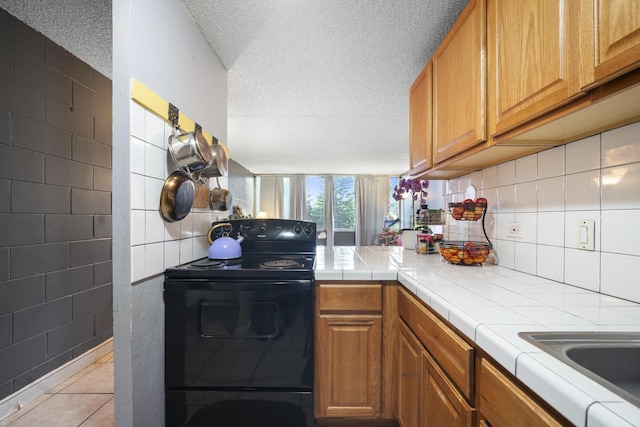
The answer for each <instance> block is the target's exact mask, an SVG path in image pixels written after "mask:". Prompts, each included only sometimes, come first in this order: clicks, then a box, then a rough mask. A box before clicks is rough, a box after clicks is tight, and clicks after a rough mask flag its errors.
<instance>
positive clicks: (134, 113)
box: [130, 101, 229, 283]
mask: <svg viewBox="0 0 640 427" xmlns="http://www.w3.org/2000/svg"><path fill="white" fill-rule="evenodd" d="M170 135H171V126H170V125H169V124H168V123H166V122H165V121H164V120H163V119H162V118H161V117H159V116H157V115H156V114H154V113H152V112H151V111H149V110H146V109H145V108H144V107H142V106H141V105H139V104H137V103H136V102H134V101H131V137H130V143H131V177H130V179H131V281H132V282H134V283H135V282H137V281H140V280H142V279H145V278H147V277H151V276H154V275H157V274H161V273H162V272H163V271H164V269H165V268H168V267H173V266H175V265H178V264H182V263H185V262H189V261H192V260H195V259H198V258H202V257H204V256H206V255H207V250H208V248H209V242H208V241H207V237H206V233H207V231H208V230H209V228H210V227H211V223H212V222H213V221H215V220H217V219H218V218H220V219H223V218H226V217H227V215H228V213H227V212H214V211H211V210H209V208H196V207H194V208H193V209H192V210H191V213H189V215H187V217H185V218H184V219H183V220H182V221H176V222H166V221H164V219H163V218H162V216H161V214H160V210H159V206H160V193H161V192H162V186H163V185H164V181H165V179H166V178H167V177H168V176H169V174H171V172H173V171H175V170H177V166H175V164H174V162H173V159H172V158H171V156H170V155H169V153H168V151H167V148H168V140H169V136H170ZM228 184H229V179H228V178H227V177H220V185H221V186H222V187H223V188H226V187H227V186H228ZM196 185H198V184H196ZM209 186H210V188H213V186H215V180H209Z"/></svg>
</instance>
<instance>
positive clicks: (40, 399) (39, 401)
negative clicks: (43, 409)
mask: <svg viewBox="0 0 640 427" xmlns="http://www.w3.org/2000/svg"><path fill="white" fill-rule="evenodd" d="M51 396H53V394H49V393H45V394H43V395H40V396H38V397H37V398H36V399H34V400H32V401H31V402H29V403H28V404H26V405H24V406H23V407H22V408H21V409H20V410H19V411H17V412H14V413H13V414H11V415H9V416H8V417H5V418H3V419H2V421H0V427H6V426H8V425H9V424H11V423H12V422H14V421H15V420H17V419H18V418H20V417H22V416H24V414H26V413H27V412H29V411H32V410H33V409H34V408H37V407H38V405H40V404H42V403H43V402H44V401H45V400H47V399H49V398H50V397H51Z"/></svg>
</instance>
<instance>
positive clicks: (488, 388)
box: [477, 358, 564, 427]
mask: <svg viewBox="0 0 640 427" xmlns="http://www.w3.org/2000/svg"><path fill="white" fill-rule="evenodd" d="M477 407H478V425H479V426H483V427H501V426H505V427H508V426H516V425H517V426H521V427H538V426H562V425H564V424H562V423H560V422H559V421H558V420H556V419H555V418H554V417H553V416H552V415H551V414H550V413H549V412H547V411H546V410H545V409H544V408H543V407H542V406H540V405H538V404H537V403H536V402H535V401H534V400H533V399H531V397H529V396H528V395H527V394H526V393H525V392H524V391H523V390H522V389H520V387H518V385H517V384H515V383H514V382H512V381H511V380H510V379H509V378H508V377H507V376H506V375H504V374H503V373H502V372H500V370H499V369H497V368H496V367H495V366H493V364H492V363H491V362H489V361H488V360H487V359H484V358H482V359H481V360H480V368H479V372H478V392H477Z"/></svg>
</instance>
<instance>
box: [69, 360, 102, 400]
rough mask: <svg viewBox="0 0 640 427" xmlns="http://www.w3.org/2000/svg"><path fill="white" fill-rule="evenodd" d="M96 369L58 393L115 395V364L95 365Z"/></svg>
mask: <svg viewBox="0 0 640 427" xmlns="http://www.w3.org/2000/svg"><path fill="white" fill-rule="evenodd" d="M92 366H96V368H95V369H92V370H91V371H89V372H88V373H87V374H86V375H83V376H82V377H80V378H78V379H77V380H75V381H74V382H72V383H71V384H69V385H68V386H66V387H65V388H63V389H62V390H60V391H59V392H58V393H113V363H100V364H94V365H92Z"/></svg>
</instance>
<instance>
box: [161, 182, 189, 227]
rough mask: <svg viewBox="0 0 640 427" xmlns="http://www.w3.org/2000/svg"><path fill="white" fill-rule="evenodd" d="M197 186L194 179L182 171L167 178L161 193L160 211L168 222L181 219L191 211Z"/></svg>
mask: <svg viewBox="0 0 640 427" xmlns="http://www.w3.org/2000/svg"><path fill="white" fill-rule="evenodd" d="M195 195H196V188H195V185H194V184H193V181H191V179H190V178H189V177H188V176H187V175H185V174H184V173H182V172H180V171H176V172H173V173H172V174H171V175H169V177H168V178H167V179H166V180H165V182H164V185H163V186H162V192H161V193H160V213H161V214H162V217H163V218H164V220H165V221H167V222H175V221H180V220H182V219H183V218H184V217H186V216H187V215H189V212H191V207H192V206H193V200H194V198H195Z"/></svg>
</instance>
